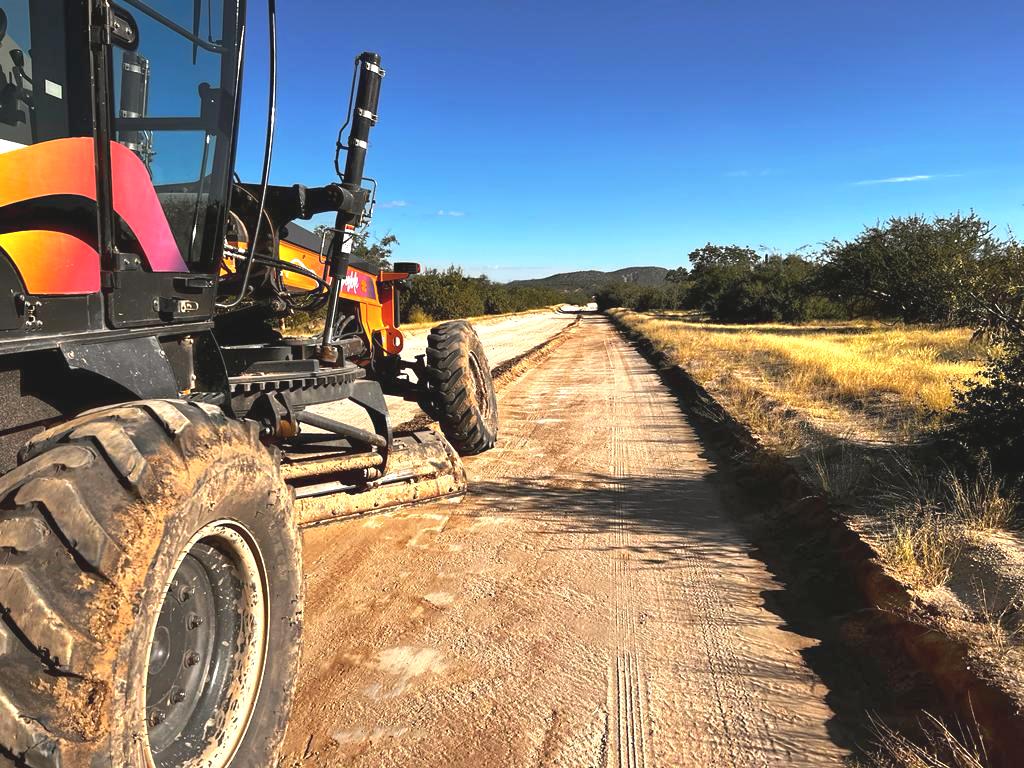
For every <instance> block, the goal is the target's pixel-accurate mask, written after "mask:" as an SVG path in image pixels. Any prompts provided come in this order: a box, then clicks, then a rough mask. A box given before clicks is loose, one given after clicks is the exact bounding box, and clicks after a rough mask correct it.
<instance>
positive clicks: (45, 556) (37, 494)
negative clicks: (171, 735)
mask: <svg viewBox="0 0 1024 768" xmlns="http://www.w3.org/2000/svg"><path fill="white" fill-rule="evenodd" d="M21 462H22V463H21V464H20V465H19V466H18V467H17V468H15V469H14V470H12V471H11V472H8V473H7V474H6V475H4V476H3V477H0V551H2V553H3V557H2V559H0V606H2V620H0V764H4V762H5V761H7V762H8V764H11V763H13V764H14V765H20V766H30V767H31V768H43V767H46V768H52V767H55V766H63V768H79V767H81V768H86V767H88V768H99V767H100V766H103V767H104V768H106V767H108V766H110V767H113V766H116V767H117V768H152V767H153V766H156V767H157V768H164V767H165V766H168V765H175V766H198V765H202V766H204V768H205V767H206V766H217V768H220V767H221V766H232V767H233V768H242V767H243V766H263V765H276V763H277V759H276V758H277V755H278V752H279V750H280V746H281V743H282V741H283V739H284V733H285V727H286V725H287V721H288V713H289V710H290V706H291V699H292V695H293V691H294V687H295V678H296V672H297V669H298V663H299V654H300V646H299V642H300V633H301V624H302V621H301V619H302V570H301V569H302V565H301V549H300V540H299V536H298V531H297V528H296V526H295V524H294V521H293V519H292V501H291V493H290V492H289V490H288V488H287V487H286V486H285V484H284V482H283V481H282V479H281V473H280V469H279V466H278V461H277V459H276V457H275V456H274V455H273V454H272V453H271V452H270V450H268V449H267V448H266V447H265V446H263V445H261V444H260V442H259V439H258V435H257V431H256V429H255V428H254V427H250V425H246V424H243V423H242V422H238V421H234V420H230V419H227V418H226V417H225V416H224V415H223V414H222V413H221V412H220V411H219V410H218V409H217V408H214V407H212V406H203V407H200V406H196V405H191V404H187V403H184V402H180V401H143V402H139V403H133V404H130V405H121V406H113V407H108V408H103V409H99V410H97V411H93V412H90V413H88V414H84V415H82V416H80V417H77V418H75V419H73V420H71V421H69V422H67V423H65V424H63V425H61V426H59V427H56V428H54V429H50V430H47V431H46V432H43V433H41V434H40V435H38V436H36V437H35V438H33V439H32V440H31V441H30V442H29V443H28V445H26V447H25V448H24V449H23V450H22V453H21ZM208 532H217V533H208ZM207 534H208V535H209V538H203V540H202V541H199V540H198V537H200V536H203V535H207ZM229 534H230V535H233V536H237V538H238V542H239V544H238V548H237V550H232V549H231V548H230V547H228V546H227V545H225V544H224V542H227V541H229V540H230V536H229ZM186 553H188V554H189V555H194V556H196V557H198V556H199V555H198V554H197V553H200V554H201V553H207V555H208V556H210V557H216V558H220V559H218V560H215V561H214V562H216V563H219V566H218V568H219V570H217V569H214V570H212V571H210V574H213V575H214V576H217V575H220V576H223V575H224V574H227V578H221V579H220V581H219V582H218V580H217V579H212V580H210V581H208V582H206V583H208V584H211V585H216V586H215V588H214V589H212V590H211V591H214V592H216V591H217V590H220V589H221V586H222V585H223V584H227V585H228V586H227V587H226V588H225V589H227V591H223V592H216V594H217V595H220V596H224V595H227V596H228V597H227V598H224V599H222V600H221V602H220V603H217V605H218V606H219V610H220V612H219V613H217V614H216V616H215V623H216V624H217V626H218V627H220V626H221V622H222V620H223V622H225V623H224V625H223V626H224V627H228V628H232V627H233V628H234V631H233V633H232V634H216V635H210V636H213V637H215V638H216V639H217V640H218V641H219V640H220V639H222V638H224V637H234V638H235V642H234V643H231V644H229V646H230V647H231V648H232V650H231V651H230V654H229V656H226V657H225V656H221V657H217V656H216V654H217V651H216V650H215V649H212V645H215V644H220V643H219V642H218V643H213V642H212V641H211V643H210V645H209V646H206V647H207V648H211V650H209V654H208V655H209V657H210V658H214V659H217V658H219V660H220V661H221V662H225V664H226V667H225V668H226V669H227V670H228V673H227V675H226V676H224V677H222V678H220V683H219V687H216V688H214V687H213V683H210V682H209V681H211V680H216V679H217V673H215V672H212V671H210V667H209V665H210V664H211V662H209V661H206V660H205V659H201V658H200V659H198V660H197V659H193V660H192V661H191V663H190V662H189V661H185V662H184V663H185V665H186V666H190V667H191V666H195V665H198V664H203V665H206V666H200V667H198V668H199V669H200V670H206V671H205V672H203V674H201V675H200V680H205V681H206V682H200V683H197V684H196V685H198V686H209V687H208V688H207V689H206V690H208V691H213V694H212V695H213V696H214V697H215V698H216V701H218V702H219V705H221V706H222V707H223V710H228V711H229V712H230V713H231V714H224V712H223V711H221V712H220V713H219V714H218V713H217V710H216V707H214V708H209V707H208V704H209V700H202V699H200V697H199V695H198V694H195V695H194V696H193V695H191V694H190V696H189V700H190V703H193V702H198V701H204V703H203V706H202V707H200V708H197V709H195V710H192V709H189V710H188V711H187V715H186V717H190V718H191V720H189V723H190V725H189V729H188V730H184V729H183V730H182V731H181V733H182V734H187V735H188V736H189V738H177V739H175V740H174V743H175V747H174V749H171V748H170V747H165V748H164V749H163V751H160V750H158V751H157V753H156V756H155V757H154V754H153V751H152V750H151V749H150V746H149V743H150V733H151V729H150V725H151V724H153V722H154V721H155V720H157V719H158V718H160V717H161V715H162V714H163V713H162V712H161V713H160V714H159V715H158V714H154V710H153V707H154V706H159V707H163V706H164V704H163V701H160V702H157V703H156V704H154V703H153V702H148V703H149V704H150V710H148V712H149V714H148V715H147V687H148V686H149V685H150V683H151V682H152V681H153V680H155V679H156V678H153V677H151V675H150V671H151V670H153V669H155V667H154V666H153V665H151V662H153V663H154V664H155V661H154V659H156V658H157V657H156V656H151V651H152V652H153V653H156V649H157V648H158V647H160V646H158V644H159V643H162V642H163V640H162V639H160V638H164V637H165V635H166V629H165V628H163V629H160V632H161V633H163V634H160V635H155V634H154V631H155V629H157V627H158V622H160V626H161V627H163V623H164V622H166V621H167V619H166V618H165V617H166V616H168V615H170V614H168V613H166V611H169V610H171V609H174V610H179V612H180V611H181V610H184V609H181V608H179V607H178V606H177V603H174V602H172V600H177V601H178V602H179V603H184V602H185V601H187V600H189V599H191V598H193V597H194V596H197V595H199V596H201V595H200V593H198V592H197V593H195V595H194V594H193V592H192V591H191V590H190V588H188V587H185V588H184V589H185V590H187V593H186V592H183V591H182V589H183V588H182V587H181V586H180V585H181V584H182V583H185V582H179V581H175V582H174V588H173V589H172V588H171V585H172V581H171V580H172V577H174V578H175V579H176V580H177V579H178V577H179V576H180V575H181V573H183V569H184V568H185V560H187V559H188V558H186V557H185V555H186ZM241 553H246V554H245V557H246V558H248V559H247V560H245V562H246V564H247V567H249V569H248V570H245V569H244V568H242V567H241V566H239V568H238V570H237V571H236V570H231V568H233V567H234V566H233V563H235V562H236V561H237V562H241V561H242V560H243V559H245V558H243V557H242V554H241ZM231 558H235V559H234V560H232V559H231ZM189 562H191V561H189ZM179 564H180V565H181V567H180V568H179ZM193 567H194V566H193ZM237 574H250V575H253V576H252V580H246V579H243V578H241V577H240V576H238V575H237ZM208 575H209V574H208ZM232 595H238V596H241V597H239V599H237V600H236V601H234V602H232V601H231V600H230V599H228V598H230V596H232ZM165 598H166V604H167V606H169V607H168V608H165V607H164V606H165ZM204 599H205V598H204ZM211 599H212V598H211ZM218 599H221V598H220V597H219V598H218ZM200 604H202V605H205V606H207V608H208V607H209V606H210V605H213V603H210V602H206V603H203V602H202V600H201V599H199V598H198V597H197V599H196V600H194V601H193V602H192V603H189V606H192V607H195V606H198V605H200ZM232 606H233V608H232ZM162 608H164V610H165V613H164V614H161V609H162ZM191 609H192V608H189V609H188V610H191ZM196 610H199V609H198V608H196ZM200 613H201V611H200ZM182 615H186V616H187V617H188V624H189V627H188V628H192V624H193V623H195V622H196V618H195V616H196V615H197V614H182ZM261 622H262V626H263V629H262V630H260V629H259V627H260V624H261ZM199 623H200V624H201V623H202V622H201V621H200V622H199ZM204 631H205V630H204ZM183 642H189V641H188V640H185V641H183ZM178 650H180V648H179V649H178ZM160 658H166V655H164V656H161V657H160ZM172 658H173V656H172ZM183 658H184V657H183ZM225 659H226V661H225ZM243 661H244V666H245V672H244V673H243V672H238V673H237V674H235V673H236V672H237V671H238V670H239V669H240V668H241V667H242V666H243ZM153 674H154V675H155V674H156V673H155V672H154V673H153ZM224 680H228V681H235V683H230V682H229V683H225V682H224ZM153 687H154V689H155V688H156V685H155V683H154V686H153ZM195 690H199V689H198V688H197V689H195ZM174 691H175V693H174V695H175V696H177V695H181V696H184V693H180V691H181V689H174ZM170 698H173V696H169V697H168V701H169V700H170ZM197 706H198V705H197ZM183 711H185V710H177V711H176V712H177V713H178V714H180V713H181V712H183ZM193 712H197V713H200V714H202V713H208V712H213V713H214V714H213V715H212V716H211V719H210V720H209V721H208V722H205V723H199V721H198V719H196V718H195V717H192V713H193ZM247 715H248V717H247ZM176 718H177V719H181V718H180V717H178V716H177V715H176V714H175V713H174V712H172V713H171V714H170V715H168V716H164V717H162V720H169V721H172V722H173V721H174V720H175V719H176ZM152 732H153V734H154V737H153V738H154V742H155V741H156V740H157V736H156V735H155V734H157V731H156V730H153V731H152ZM165 733H166V732H162V733H161V737H163V735H165ZM197 733H198V738H195V735H196V734H197ZM226 738H231V744H229V745H228V746H224V744H225V739H226ZM218 744H219V746H218ZM218 749H220V754H217V755H214V757H213V758H211V754H213V753H214V752H216V751H217V750H218ZM201 750H206V751H205V759H200V758H199V757H197V756H196V753H198V752H199V751H201Z"/></svg>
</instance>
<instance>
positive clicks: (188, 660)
mask: <svg viewBox="0 0 1024 768" xmlns="http://www.w3.org/2000/svg"><path fill="white" fill-rule="evenodd" d="M198 663H199V652H198V651H189V652H188V653H186V654H185V666H186V667H194V666H195V665H196V664H198Z"/></svg>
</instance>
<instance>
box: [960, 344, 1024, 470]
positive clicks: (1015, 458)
mask: <svg viewBox="0 0 1024 768" xmlns="http://www.w3.org/2000/svg"><path fill="white" fill-rule="evenodd" d="M949 430H950V434H951V435H952V437H953V438H954V439H955V440H956V441H957V442H959V443H960V444H961V445H962V446H963V447H964V448H966V449H967V450H968V451H969V452H970V454H971V455H974V456H977V455H978V454H979V453H986V454H988V456H989V458H990V459H991V461H992V465H993V467H994V468H995V469H996V470H997V471H999V472H1001V473H1003V474H1006V475H1007V476H1009V477H1016V478H1018V479H1019V478H1021V477H1024V337H1020V336H1017V337H1016V338H1014V339H1011V340H1010V341H1009V342H1007V343H1006V344H1005V345H1004V346H1003V349H1002V351H1001V353H1000V354H998V355H997V356H996V357H994V358H993V359H992V361H991V362H990V363H989V364H988V366H987V367H986V368H985V369H984V370H983V371H982V372H981V375H980V376H979V377H978V378H977V379H975V380H974V381H972V382H971V383H970V385H969V386H968V388H967V389H966V390H964V391H962V392H960V393H958V394H957V395H956V398H955V404H954V408H953V411H952V413H951V415H950V418H949Z"/></svg>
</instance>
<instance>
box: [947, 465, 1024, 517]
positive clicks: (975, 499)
mask: <svg viewBox="0 0 1024 768" xmlns="http://www.w3.org/2000/svg"><path fill="white" fill-rule="evenodd" d="M944 475H945V477H944V479H945V482H944V485H945V487H946V505H947V506H948V507H949V509H950V512H951V513H952V514H953V515H954V516H955V517H956V518H957V520H958V521H959V522H960V523H961V524H962V525H963V526H964V528H965V529H967V530H970V531H995V530H1005V529H1007V528H1010V527H1011V526H1012V525H1013V524H1014V522H1015V520H1014V516H1015V511H1016V508H1017V505H1018V503H1019V502H1020V499H1019V498H1018V496H1017V493H1016V492H1015V491H1014V490H1012V489H1010V488H1007V487H1006V485H1005V484H1004V483H1003V482H1002V481H1001V480H999V479H998V478H996V477H994V476H993V474H992V467H991V466H990V465H989V464H987V463H985V462H983V463H982V465H981V468H980V470H979V471H978V473H977V474H976V475H974V476H973V477H965V476H963V475H959V474H957V473H956V472H953V471H952V470H950V469H947V470H946V471H945V473H944Z"/></svg>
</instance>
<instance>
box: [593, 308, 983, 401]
mask: <svg viewBox="0 0 1024 768" xmlns="http://www.w3.org/2000/svg"><path fill="white" fill-rule="evenodd" d="M613 312H614V313H615V314H616V316H617V317H618V318H619V319H620V320H621V321H622V322H624V323H625V324H626V325H627V326H629V327H631V328H633V329H634V330H636V331H638V332H640V333H642V334H643V335H644V336H646V337H647V338H649V339H650V340H651V341H652V342H654V344H655V345H656V346H657V347H658V348H659V349H661V350H662V351H664V352H666V353H667V354H669V355H670V356H671V357H672V358H673V359H674V360H675V361H676V362H678V363H679V364H680V365H682V366H683V367H684V368H686V369H687V371H689V372H690V373H691V375H693V376H695V377H696V378H697V379H698V380H700V381H702V383H703V382H704V381H711V380H714V378H715V377H716V376H719V375H721V373H722V372H723V371H726V370H729V371H732V372H733V373H734V374H735V375H738V376H740V377H741V378H742V379H745V381H746V383H747V386H748V387H754V388H755V389H757V390H759V391H761V392H762V393H763V394H765V395H767V396H771V397H773V398H778V399H781V400H783V401H784V402H785V403H786V404H787V405H789V406H791V407H794V408H798V409H815V408H817V409H822V408H824V409H828V407H829V406H830V405H831V406H835V405H844V406H850V405H855V406H857V407H859V408H865V409H866V410H867V411H868V412H869V413H870V412H871V410H872V407H875V409H876V410H879V411H881V410H884V409H885V408H889V409H894V408H895V409H898V410H901V411H906V412H909V413H910V414H912V415H913V416H914V417H915V420H917V421H922V420H926V419H927V418H928V417H929V416H931V415H933V414H935V413H938V412H941V411H944V410H946V409H947V408H949V407H950V406H951V405H952V403H953V390H954V388H956V387H959V386H961V385H962V384H963V382H964V381H966V380H967V379H969V378H971V377H972V376H974V375H976V374H977V372H978V370H979V368H980V367H981V365H982V364H983V361H984V351H983V349H981V348H980V347H979V346H978V345H976V344H974V343H973V342H972V340H971V331H970V330H969V329H966V328H939V327H933V326H903V325H896V326H890V325H885V324H882V323H879V322H846V323H826V324H814V325H780V324H762V325H717V324H712V323H699V322H692V321H690V320H689V319H688V318H687V316H686V315H684V314H682V313H658V314H641V313H637V312H631V311H629V310H613Z"/></svg>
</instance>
